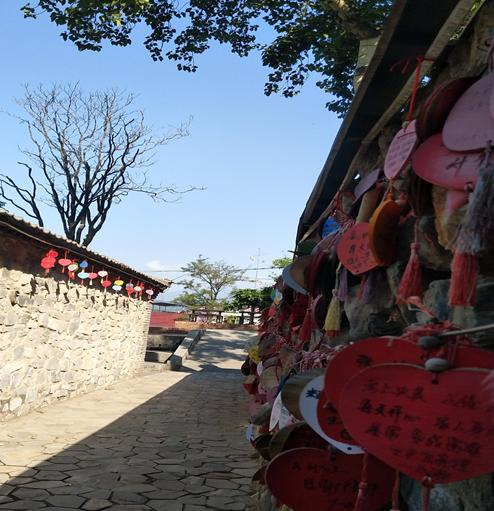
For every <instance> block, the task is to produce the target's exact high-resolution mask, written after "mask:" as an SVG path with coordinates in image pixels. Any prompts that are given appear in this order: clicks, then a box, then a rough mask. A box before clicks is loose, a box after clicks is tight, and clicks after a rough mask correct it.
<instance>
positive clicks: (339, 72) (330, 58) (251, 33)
mask: <svg viewBox="0 0 494 511" xmlns="http://www.w3.org/2000/svg"><path fill="white" fill-rule="evenodd" d="M391 4H392V0H190V1H189V2H184V3H181V2H176V1H175V0H111V1H109V0H106V1H105V0H32V1H31V2H28V4H27V5H25V6H24V7H23V8H22V10H23V12H24V15H25V16H26V17H36V15H37V12H39V11H42V12H46V13H48V14H49V15H50V18H51V20H52V21H53V22H54V23H56V24H57V25H59V26H61V27H63V28H62V33H61V35H62V37H63V38H64V39H65V40H70V41H72V42H73V43H75V44H76V45H77V47H78V48H79V49H80V50H95V51H99V50H101V48H102V44H103V41H105V40H106V41H109V42H111V44H114V45H118V46H126V45H128V44H130V43H131V42H132V39H131V33H132V30H133V29H134V27H135V26H136V25H138V24H140V23H143V24H145V25H146V26H147V27H148V29H149V32H148V35H147V36H146V38H145V40H144V45H145V46H146V48H147V49H148V50H149V52H150V54H151V57H152V58H153V59H154V60H163V58H165V57H166V58H168V59H170V60H173V61H176V63H177V67H178V69H181V70H184V71H195V70H196V64H195V62H194V57H195V55H198V54H201V53H203V52H205V51H206V50H208V49H209V47H210V43H211V41H218V42H220V43H222V44H228V45H230V47H231V49H232V52H233V53H236V54H237V55H240V56H246V55H248V54H249V53H250V52H251V51H253V50H256V51H260V52H261V55H262V63H263V65H265V66H267V67H269V68H271V72H270V73H269V75H268V81H267V83H266V85H265V88H264V91H265V93H266V94H267V95H269V94H272V93H281V94H283V95H284V96H286V97H291V96H294V95H295V94H297V93H298V92H299V90H300V88H301V87H302V85H303V84H304V83H305V81H306V79H307V77H308V76H309V75H310V74H312V73H315V74H316V76H317V77H318V80H317V82H316V83H317V86H318V87H320V88H321V89H323V90H324V91H325V92H327V93H329V94H331V96H332V98H331V99H330V101H329V102H328V103H327V107H328V108H329V109H330V110H332V111H335V112H337V113H338V114H343V113H344V112H345V111H346V110H347V108H348V106H349V103H350V101H351V99H352V96H353V89H352V78H353V73H354V68H355V63H356V59H357V54H358V47H359V40H361V39H366V38H371V37H376V36H377V35H379V31H380V29H381V27H382V24H383V22H384V19H385V18H386V16H387V14H388V12H389V9H390V7H391ZM261 25H264V26H265V27H266V26H267V27H268V28H269V31H270V32H274V33H275V38H274V40H273V41H271V42H269V43H267V44H265V43H261V42H260V41H259V40H258V38H257V37H256V36H257V33H258V29H259V28H260V26H261Z"/></svg>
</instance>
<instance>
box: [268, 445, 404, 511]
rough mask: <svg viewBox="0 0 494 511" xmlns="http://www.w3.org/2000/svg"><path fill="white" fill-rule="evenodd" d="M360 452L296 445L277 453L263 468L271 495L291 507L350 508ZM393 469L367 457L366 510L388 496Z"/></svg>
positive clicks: (381, 503)
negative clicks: (353, 454) (293, 447)
mask: <svg viewBox="0 0 494 511" xmlns="http://www.w3.org/2000/svg"><path fill="white" fill-rule="evenodd" d="M362 461H363V456H362V455H359V456H347V455H346V454H342V453H338V452H328V451H322V450H319V449H311V448H304V447H302V448H299V449H291V450H289V451H285V452H282V453H281V454H278V456H276V457H275V458H274V459H273V460H271V462H270V463H269V465H268V468H267V469H266V483H267V485H268V487H269V489H270V490H271V492H272V493H273V495H274V496H275V497H276V498H277V499H278V500H280V501H281V502H282V503H283V504H285V505H287V506H288V507H290V508H291V509H293V510H294V511H309V510H310V511H329V510H331V509H334V510H344V509H345V510H346V509H348V510H352V509H353V506H354V504H355V500H356V498H357V494H358V489H359V482H360V474H361V470H362ZM393 481H394V472H393V471H392V470H391V469H390V468H389V467H387V466H386V465H384V464H383V463H381V462H380V461H379V460H377V459H375V458H373V457H372V456H369V459H368V492H369V493H368V499H367V501H366V508H365V509H366V511H374V510H376V509H380V508H381V507H383V506H384V505H385V504H386V503H387V502H389V500H390V496H391V491H392V487H393Z"/></svg>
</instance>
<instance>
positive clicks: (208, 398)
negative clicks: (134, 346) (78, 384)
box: [0, 331, 257, 511]
mask: <svg viewBox="0 0 494 511" xmlns="http://www.w3.org/2000/svg"><path fill="white" fill-rule="evenodd" d="M253 335H254V334H252V333H249V332H234V331H222V332H216V333H214V335H213V334H211V332H209V333H208V334H206V336H204V337H203V338H202V340H201V341H199V343H198V344H197V346H196V349H195V351H194V352H193V353H192V354H191V356H190V357H189V358H188V360H187V361H186V363H185V365H184V367H183V370H182V371H180V372H173V371H167V372H154V371H153V372H151V373H144V374H141V375H140V376H139V377H134V378H133V379H131V380H127V381H124V382H119V383H116V384H114V385H113V386H112V387H111V388H107V389H101V390H97V391H94V392H91V393H89V394H86V395H83V396H77V397H75V398H73V399H70V400H66V401H63V402H60V403H57V404H54V405H53V406H50V407H48V408H46V409H45V410H43V411H42V413H40V412H39V411H35V412H33V413H31V414H29V415H26V416H23V417H19V418H15V419H13V420H12V421H10V422H9V424H8V426H9V427H8V428H7V427H5V428H0V445H1V446H2V448H1V449H0V476H3V477H2V479H0V495H2V497H1V500H0V510H3V509H6V510H14V509H25V510H34V509H46V510H56V511H65V510H73V509H80V510H85V511H99V510H104V509H111V510H112V511H115V510H116V511H119V510H122V511H123V510H125V511H145V510H164V511H188V510H195V509H202V510H212V509H214V510H220V509H222V510H223V509H224V510H230V511H234V510H247V509H251V507H250V506H251V497H250V496H251V494H252V492H253V490H252V488H251V485H250V477H251V476H252V474H253V473H254V472H255V470H256V468H257V467H256V462H255V461H254V460H253V457H252V455H253V453H252V448H251V446H250V444H249V443H248V442H247V441H246V439H245V417H246V401H247V398H246V396H245V393H244V391H243V388H242V378H243V377H242V374H241V372H240V365H241V364H242V362H243V360H244V359H245V351H246V348H247V347H248V345H249V344H250V342H249V341H251V340H252V337H253ZM219 476H221V477H219Z"/></svg>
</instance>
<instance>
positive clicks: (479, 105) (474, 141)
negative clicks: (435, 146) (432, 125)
mask: <svg viewBox="0 0 494 511" xmlns="http://www.w3.org/2000/svg"><path fill="white" fill-rule="evenodd" d="M493 90H494V73H490V74H488V75H486V76H484V77H483V78H481V79H480V80H478V81H476V82H475V83H474V84H473V85H472V86H471V87H469V88H468V89H467V91H466V92H465V93H464V94H462V96H461V97H460V99H459V100H458V101H457V102H456V104H455V106H454V107H453V108H452V110H451V112H450V113H449V115H448V118H447V119H446V122H445V124H444V128H443V141H444V145H445V146H446V147H447V148H448V149H450V150H451V151H479V150H482V149H485V148H486V147H487V144H488V143H489V141H490V142H492V141H494V118H493V117H492V116H491V113H490V101H491V95H492V93H493Z"/></svg>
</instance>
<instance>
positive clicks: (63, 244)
mask: <svg viewBox="0 0 494 511" xmlns="http://www.w3.org/2000/svg"><path fill="white" fill-rule="evenodd" d="M2 229H8V230H12V231H15V232H16V233H18V234H20V235H22V236H26V237H28V238H31V239H34V240H36V241H38V242H40V243H44V244H46V245H47V246H48V247H49V248H58V249H61V250H67V251H68V252H69V253H71V254H76V255H79V256H81V257H84V258H86V259H88V260H90V261H93V262H94V263H99V264H101V265H102V266H104V267H107V268H111V269H113V270H117V271H118V272H120V273H121V274H122V275H127V276H129V277H131V278H133V279H136V280H141V281H143V282H144V283H147V284H150V285H152V286H154V287H156V288H158V289H159V290H160V291H163V290H164V289H166V288H168V287H170V286H171V281H169V280H166V279H158V278H156V277H151V276H149V275H146V274H145V273H142V272H140V271H138V270H136V269H134V268H132V267H131V266H127V265H126V264H124V263H121V262H119V261H115V260H114V259H111V258H109V257H107V256H105V255H103V254H100V253H98V252H94V251H93V250H89V249H88V248H87V247H85V246H83V245H80V244H79V243H76V242H75V241H72V240H69V239H67V238H64V237H63V236H60V235H59V234H55V233H53V232H51V231H49V230H47V229H44V228H42V227H39V226H38V225H35V224H33V223H31V222H28V221H26V220H24V219H23V218H20V217H18V216H16V215H14V214H12V213H11V212H9V211H6V210H4V209H2V208H0V230H2Z"/></svg>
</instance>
